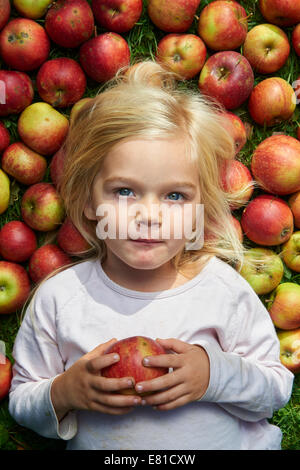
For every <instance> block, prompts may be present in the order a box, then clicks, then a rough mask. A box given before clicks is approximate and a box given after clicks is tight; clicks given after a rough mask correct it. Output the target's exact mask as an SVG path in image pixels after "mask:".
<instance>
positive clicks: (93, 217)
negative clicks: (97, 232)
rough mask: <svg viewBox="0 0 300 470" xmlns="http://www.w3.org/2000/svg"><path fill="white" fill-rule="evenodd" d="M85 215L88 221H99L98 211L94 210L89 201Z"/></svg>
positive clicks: (85, 208) (84, 210) (84, 211)
mask: <svg viewBox="0 0 300 470" xmlns="http://www.w3.org/2000/svg"><path fill="white" fill-rule="evenodd" d="M83 213H84V215H85V216H86V218H87V219H89V220H97V217H96V211H95V209H94V208H93V205H92V201H91V200H90V198H89V200H88V201H87V203H86V205H85V206H84V209H83Z"/></svg>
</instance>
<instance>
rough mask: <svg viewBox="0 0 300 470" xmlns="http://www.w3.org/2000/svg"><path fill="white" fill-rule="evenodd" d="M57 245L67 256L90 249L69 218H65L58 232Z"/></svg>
mask: <svg viewBox="0 0 300 470" xmlns="http://www.w3.org/2000/svg"><path fill="white" fill-rule="evenodd" d="M57 244H58V245H59V247H60V248H61V249H62V250H63V251H65V252H66V253H68V254H69V255H77V254H79V253H81V252H84V251H87V250H89V249H90V248H91V246H90V244H89V243H88V242H87V241H86V239H85V238H84V237H83V236H82V235H81V233H80V232H79V231H78V230H77V228H76V227H75V225H74V224H73V223H72V221H71V220H70V219H69V218H66V220H65V221H64V223H63V224H62V226H61V227H60V229H59V231H58V234H57Z"/></svg>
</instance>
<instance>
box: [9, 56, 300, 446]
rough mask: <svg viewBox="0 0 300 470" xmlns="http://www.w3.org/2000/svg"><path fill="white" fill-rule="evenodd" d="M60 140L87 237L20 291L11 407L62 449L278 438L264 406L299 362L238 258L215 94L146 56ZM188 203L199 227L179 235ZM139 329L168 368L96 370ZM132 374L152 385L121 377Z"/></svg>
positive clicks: (71, 212)
mask: <svg viewBox="0 0 300 470" xmlns="http://www.w3.org/2000/svg"><path fill="white" fill-rule="evenodd" d="M63 150H64V155H65V160H64V172H63V175H62V177H61V180H60V183H59V191H60V193H61V195H62V197H63V200H64V203H65V207H66V212H67V215H68V216H69V217H70V218H71V220H72V221H73V223H74V224H75V226H76V227H77V229H78V230H79V231H80V233H81V234H82V235H83V236H84V237H85V239H86V240H87V241H88V242H89V243H90V245H91V249H90V250H89V251H88V252H87V253H84V254H83V258H82V259H81V260H79V261H77V262H75V263H74V265H72V266H67V267H65V269H63V270H61V271H60V272H57V273H55V275H52V276H49V277H48V278H47V279H46V280H45V281H44V282H42V284H41V285H40V286H38V289H37V290H36V291H35V295H34V297H33V298H32V300H31V301H30V304H29V306H28V308H27V310H26V314H25V317H24V320H23V322H22V324H21V326H20V329H19V331H18V334H17V337H16V341H15V345H14V351H13V355H14V359H15V363H14V376H13V380H12V385H11V390H10V397H9V398H10V400H9V410H10V413H11V415H12V416H13V417H14V419H15V420H16V421H17V422H18V423H19V424H20V425H22V426H25V427H28V428H31V429H32V430H34V431H35V432H37V433H39V434H41V435H42V436H45V437H49V438H57V439H64V440H66V441H68V442H67V449H106V450H108V449H109V450H112V449H119V450H124V449H130V450H132V449H134V450H135V449H149V450H160V449H164V450H168V449H178V448H180V449H280V448H281V437H282V436H281V431H280V429H279V428H278V427H276V426H274V425H271V424H270V423H269V422H268V418H271V417H272V415H273V412H274V410H276V409H279V408H281V407H283V406H284V405H285V404H286V403H287V401H288V400H289V398H290V394H291V390H292V382H293V377H294V376H293V374H292V373H291V372H290V371H288V370H287V369H286V368H285V367H284V366H283V365H282V364H281V362H280V359H279V341H278V339H277V336H276V332H275V328H274V326H273V323H272V321H271V319H270V316H269V314H268V311H267V310H266V309H265V307H264V306H263V304H262V302H261V301H260V299H259V297H258V296H257V295H256V293H255V292H254V291H253V289H252V288H251V287H250V285H249V284H248V283H247V281H246V280H245V279H244V278H243V277H242V276H241V275H240V274H239V272H238V271H239V268H240V267H241V265H242V262H243V254H244V247H243V245H242V244H241V242H240V241H239V238H238V235H237V232H236V231H235V228H234V227H233V225H232V220H231V212H230V209H229V195H228V194H226V193H224V192H223V191H222V189H221V187H220V185H219V168H220V164H221V163H222V162H223V161H224V160H226V159H229V158H233V157H234V145H233V140H232V138H231V137H230V136H229V134H228V133H227V132H226V131H225V129H224V126H223V124H222V109H221V107H219V106H218V105H217V104H216V103H214V102H213V101H211V100H209V99H208V98H205V97H204V96H202V95H200V93H198V92H193V91H188V90H185V91H181V90H180V89H179V87H178V86H177V81H176V76H175V75H172V74H171V73H170V72H167V71H166V70H165V69H163V68H162V67H161V66H160V65H159V64H157V63H154V62H150V61H145V62H141V63H139V64H137V65H136V66H134V67H131V68H128V70H126V72H124V70H121V71H120V73H118V74H117V76H116V77H115V79H114V80H112V81H111V82H109V83H108V84H107V88H106V89H105V91H102V92H99V93H98V94H97V96H96V97H95V98H93V99H92V100H90V101H89V102H88V103H86V104H84V106H83V107H82V108H81V109H80V110H79V111H78V113H77V115H76V116H75V117H74V120H72V123H71V126H70V131H69V134H68V137H67V139H66V142H65V144H64V146H63ZM135 205H138V207H139V210H136V211H134V210H131V209H133V208H134V206H135ZM188 206H189V208H190V209H191V214H192V216H191V217H192V221H193V224H192V225H193V227H192V228H193V229H194V228H195V225H197V229H196V236H194V237H189V236H187V234H186V232H183V231H182V232H181V233H182V236H181V237H180V236H175V228H176V230H177V229H179V228H181V229H184V226H185V224H186V223H187V220H186V219H184V217H183V215H184V209H185V208H186V207H188ZM103 207H106V208H108V209H107V210H108V212H109V216H108V218H106V219H105V217H104V215H105V214H104V212H103V213H102V212H101V210H102V208H103ZM154 207H158V208H159V209H163V208H164V209H165V212H164V213H163V216H162V210H161V211H156V212H155V211H152V209H153V208H154ZM197 207H203V208H204V212H203V225H202V226H201V224H200V225H199V223H198V222H197V220H198V218H197V216H196V215H195V214H196V213H197ZM135 208H136V207H135ZM167 216H169V218H168V217H167ZM183 219H184V220H183ZM104 221H105V226H106V227H108V229H109V230H108V232H107V231H106V233H108V234H109V236H106V235H105V233H104V232H105V230H104V228H105V227H104V223H103V222H104ZM125 222H126V223H127V225H125V224H124V223H125ZM101 224H102V225H101ZM168 224H169V228H170V232H169V236H164V235H162V234H163V232H162V228H163V227H166V226H167V225H168ZM124 226H125V227H127V231H125V236H123V237H121V236H119V233H120V231H119V230H118V229H120V228H123V229H124ZM114 229H116V236H113V235H114V233H115V232H114ZM150 230H151V231H150ZM201 231H202V233H203V234H204V236H203V242H202V244H201V243H200V245H198V246H195V245H193V242H195V240H198V242H199V240H200V241H201V236H200V238H199V237H198V235H199V233H200V235H201ZM193 233H195V232H193ZM189 235H192V233H189ZM137 238H138V239H140V241H136V239H137ZM142 239H144V240H145V239H148V240H149V239H151V240H152V243H150V242H149V241H148V242H147V241H144V242H143V241H141V240H142ZM191 240H192V242H191V243H192V244H190V245H188V242H190V241H191ZM135 335H142V336H148V337H151V338H153V339H157V341H158V342H159V343H160V344H161V345H162V346H164V348H165V349H166V354H162V355H160V356H149V357H148V361H145V363H144V364H145V366H146V367H147V366H153V367H167V368H169V373H168V374H166V375H164V376H162V377H160V378H156V379H153V380H148V381H144V382H140V383H134V381H133V379H132V378H131V377H124V378H120V379H116V378H114V379H111V378H106V377H103V376H101V370H102V369H103V368H104V367H106V366H108V365H110V364H113V363H114V362H116V361H118V360H119V357H118V356H116V355H115V354H112V353H111V354H104V351H105V350H106V349H107V347H108V346H109V345H111V344H113V342H115V341H117V340H121V339H123V338H126V337H129V336H135ZM129 387H131V388H132V389H135V390H136V391H137V392H152V393H151V394H149V395H146V396H145V395H143V396H141V395H136V396H134V395H124V394H122V393H121V391H122V390H123V389H127V388H129Z"/></svg>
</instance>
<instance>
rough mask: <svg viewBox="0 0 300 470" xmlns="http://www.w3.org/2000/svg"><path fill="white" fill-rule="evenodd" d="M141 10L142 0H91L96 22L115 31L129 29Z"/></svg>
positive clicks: (120, 31) (123, 31)
mask: <svg viewBox="0 0 300 470" xmlns="http://www.w3.org/2000/svg"><path fill="white" fill-rule="evenodd" d="M142 10H143V2H142V0H92V11H93V13H94V17H95V20H96V22H97V23H98V24H99V25H100V26H102V28H106V29H107V30H108V31H113V32H115V33H126V32H127V31H130V30H131V29H132V28H133V27H134V25H135V23H136V22H137V21H138V20H139V18H140V16H141V14H142Z"/></svg>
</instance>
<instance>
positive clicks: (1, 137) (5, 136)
mask: <svg viewBox="0 0 300 470" xmlns="http://www.w3.org/2000/svg"><path fill="white" fill-rule="evenodd" d="M9 143H10V133H9V132H8V130H7V129H6V127H5V125H4V124H3V122H0V153H2V152H3V151H4V150H5V149H6V148H7V147H8V146H9Z"/></svg>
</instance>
